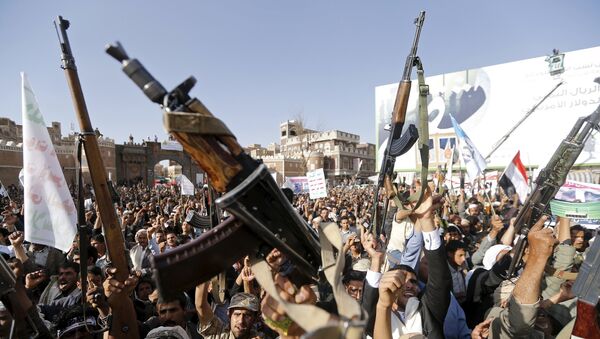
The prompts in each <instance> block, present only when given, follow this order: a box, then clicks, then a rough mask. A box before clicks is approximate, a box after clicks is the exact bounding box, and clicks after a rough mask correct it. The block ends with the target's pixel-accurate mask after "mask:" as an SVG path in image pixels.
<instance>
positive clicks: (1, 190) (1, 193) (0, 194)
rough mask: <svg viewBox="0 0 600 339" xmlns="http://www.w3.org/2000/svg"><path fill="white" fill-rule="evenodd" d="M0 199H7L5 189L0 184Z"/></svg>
mask: <svg viewBox="0 0 600 339" xmlns="http://www.w3.org/2000/svg"><path fill="white" fill-rule="evenodd" d="M0 197H5V198H9V196H8V191H7V190H6V188H5V187H4V185H2V183H1V182H0Z"/></svg>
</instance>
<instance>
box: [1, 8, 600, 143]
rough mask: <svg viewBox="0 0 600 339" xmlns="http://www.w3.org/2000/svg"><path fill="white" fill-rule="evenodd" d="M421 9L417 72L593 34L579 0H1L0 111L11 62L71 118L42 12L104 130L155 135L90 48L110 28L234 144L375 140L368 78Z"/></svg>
mask: <svg viewBox="0 0 600 339" xmlns="http://www.w3.org/2000/svg"><path fill="white" fill-rule="evenodd" d="M420 10H426V11H427V15H426V20H425V24H424V27H423V32H422V35H421V41H420V44H419V55H420V56H421V59H422V61H423V63H424V67H425V72H426V75H437V74H442V73H448V72H454V71H460V70H464V69H470V68H477V67H482V66H489V65H494V64H499V63H505V62H510V61H516V60H520V59H527V58H532V57H539V56H543V55H547V54H550V53H551V51H552V49H553V48H559V49H560V50H562V51H573V50H577V49H583V48H589V47H594V46H599V45H600V34H598V33H599V29H598V17H599V16H600V2H598V1H594V0H588V1H553V2H549V1H537V0H536V1H515V0H509V1H481V0H477V1H476V0H474V1H435V2H434V1H398V0H396V1H365V0H343V1H342V0H339V1H275V0H254V1H248V0H239V1H210V2H209V1H199V0H197V1H168V2H165V1H163V2H158V1H115V0H110V1H109V0H105V1H1V2H0V43H1V45H0V46H1V47H0V60H1V61H2V63H1V64H0V102H2V103H3V105H2V106H1V108H0V116H8V117H10V118H11V119H13V120H15V121H17V122H18V123H21V111H20V109H21V108H20V105H21V98H20V95H21V94H20V76H19V72H21V71H25V72H26V73H27V74H28V76H29V81H30V83H31V86H32V87H33V90H34V92H35V94H36V96H37V98H38V101H39V103H40V106H41V111H42V113H43V115H44V117H45V120H46V123H47V124H50V122H51V121H60V122H62V123H63V134H66V133H68V132H69V130H70V126H71V124H73V125H74V126H75V128H76V129H79V127H78V126H77V124H76V122H77V120H76V118H75V113H74V110H73V105H72V102H71V98H70V96H69V92H68V88H67V84H66V81H65V76H64V73H63V71H62V70H61V69H60V49H59V45H58V39H57V36H56V33H55V30H54V25H53V23H52V21H53V19H54V18H55V17H56V16H57V15H62V16H63V17H64V18H66V19H68V20H70V21H71V28H70V29H69V30H68V34H69V38H70V42H71V47H72V49H73V53H74V56H75V59H76V63H77V65H78V70H79V76H80V79H81V83H82V87H83V90H84V93H85V97H86V101H87V105H88V110H89V112H90V116H91V120H92V124H93V125H94V126H95V127H98V128H99V129H100V130H101V131H102V133H103V134H105V135H106V136H109V137H113V138H114V139H115V140H116V141H117V142H118V143H121V142H123V141H125V140H126V139H127V137H128V136H129V134H130V133H132V134H133V136H134V137H135V139H136V140H138V141H139V140H140V139H142V138H144V139H145V138H147V137H148V136H150V137H151V138H154V135H155V134H156V135H158V137H159V138H160V139H164V138H165V137H166V134H165V132H164V129H163V127H162V116H161V112H160V109H159V107H158V106H157V105H155V104H153V103H151V102H150V101H149V100H148V99H146V97H145V96H144V95H143V94H142V92H141V91H140V90H139V89H138V88H137V87H135V85H134V84H133V83H132V82H131V81H130V80H129V79H128V78H127V77H126V76H125V75H124V74H123V73H122V72H121V70H120V65H119V64H118V63H117V62H116V61H115V60H113V59H112V58H110V57H109V56H108V55H106V54H105V53H104V45H105V44H107V43H110V42H113V41H116V40H119V41H120V42H121V43H122V44H123V45H124V47H125V48H126V50H127V52H128V53H129V55H130V56H132V57H135V58H138V59H139V60H140V61H141V62H142V63H143V64H144V65H145V66H146V68H147V69H148V70H149V71H150V72H151V73H153V74H154V76H155V77H156V78H157V79H158V80H159V81H161V82H162V83H163V85H164V86H165V87H167V88H168V89H171V88H173V87H174V86H176V85H177V84H179V83H180V82H181V81H183V80H184V79H185V78H186V77H188V76H190V75H194V76H195V77H196V78H197V80H198V83H197V85H196V87H195V88H194V89H193V90H192V92H191V94H192V96H195V97H197V98H199V99H200V100H201V101H203V102H204V104H205V105H206V106H207V107H208V108H209V109H210V110H211V111H212V112H213V114H214V115H216V116H217V117H219V118H221V119H222V120H223V121H224V122H225V123H226V124H227V125H228V126H229V128H230V129H231V130H232V131H233V133H234V134H236V135H237V136H238V139H239V140H240V143H241V144H242V145H248V144H251V143H260V144H263V145H266V144H268V143H270V142H274V141H275V142H277V141H278V140H279V133H278V126H279V123H280V122H282V121H285V120H286V119H292V118H294V117H297V116H299V115H302V116H303V117H304V119H305V121H306V122H307V125H308V127H312V128H318V129H339V130H343V131H347V132H352V133H356V134H359V135H360V136H361V138H362V141H366V142H372V143H374V142H375V119H374V114H375V104H374V91H375V87H376V86H378V85H384V84H389V83H394V82H397V81H398V80H399V79H400V78H401V76H402V70H403V67H404V61H405V58H406V55H407V54H408V51H409V48H410V44H411V42H412V38H413V34H414V27H415V26H414V25H413V19H414V17H416V16H417V15H418V13H419V11H420Z"/></svg>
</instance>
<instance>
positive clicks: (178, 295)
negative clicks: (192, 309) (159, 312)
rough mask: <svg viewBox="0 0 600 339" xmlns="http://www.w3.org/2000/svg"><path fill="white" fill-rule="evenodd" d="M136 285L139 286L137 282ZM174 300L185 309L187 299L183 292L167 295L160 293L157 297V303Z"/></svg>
mask: <svg viewBox="0 0 600 339" xmlns="http://www.w3.org/2000/svg"><path fill="white" fill-rule="evenodd" d="M138 286H139V284H138ZM136 289H137V287H136ZM175 301H177V302H179V306H181V308H182V309H184V310H185V307H186V305H187V299H186V297H185V294H183V292H179V293H175V294H172V295H169V296H167V297H163V296H162V295H159V298H158V303H159V304H166V303H172V302H175Z"/></svg>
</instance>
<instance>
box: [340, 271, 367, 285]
mask: <svg viewBox="0 0 600 339" xmlns="http://www.w3.org/2000/svg"><path fill="white" fill-rule="evenodd" d="M366 277H367V272H360V271H355V270H350V271H348V272H346V274H344V277H343V278H342V283H343V284H344V285H345V284H347V283H349V282H350V281H352V280H356V281H363V280H365V278H366Z"/></svg>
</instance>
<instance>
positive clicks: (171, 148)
mask: <svg viewBox="0 0 600 339" xmlns="http://www.w3.org/2000/svg"><path fill="white" fill-rule="evenodd" d="M48 133H49V134H50V138H51V139H52V142H53V144H54V149H55V151H56V155H57V157H58V161H59V163H60V165H61V167H62V169H63V173H64V175H65V180H66V182H67V184H68V185H69V186H71V187H75V184H76V171H77V163H76V162H77V154H76V151H77V136H76V135H75V134H69V135H67V136H63V135H62V130H61V124H60V123H59V122H52V124H51V126H50V127H48ZM97 135H99V137H98V139H97V140H98V146H99V147H100V154H101V156H102V160H103V161H104V166H105V168H106V176H107V178H108V179H109V180H112V181H113V182H115V183H117V184H120V185H123V184H125V185H130V184H135V183H139V182H143V183H145V184H147V185H152V184H153V183H154V176H155V166H156V165H157V164H158V163H159V162H161V161H163V160H169V161H171V165H172V167H173V168H172V169H171V173H172V174H173V175H178V174H185V175H186V176H187V177H188V178H189V179H190V180H191V181H192V182H194V183H196V180H197V178H204V175H203V171H202V170H201V169H200V167H198V165H197V164H196V163H195V162H194V161H193V160H192V159H191V158H190V156H188V155H187V154H185V153H184V152H183V149H182V147H181V145H180V144H178V143H177V142H174V141H165V142H157V141H154V142H152V141H143V142H142V143H135V142H134V141H133V137H130V140H129V142H125V143H124V144H123V145H115V142H114V140H113V139H110V138H107V137H104V136H102V134H100V132H99V131H97ZM22 139H23V127H22V126H21V125H18V124H16V123H15V122H14V121H12V120H11V119H9V118H0V180H1V181H2V183H3V184H4V185H6V186H9V185H13V184H14V185H18V184H19V181H18V180H19V179H18V177H19V172H20V171H21V169H22V168H23V146H22ZM175 163H177V164H175ZM157 169H158V170H159V171H160V173H156V175H162V174H163V168H162V167H157ZM82 170H83V178H84V181H85V183H91V178H90V176H89V170H88V168H87V162H86V161H85V157H83V166H82ZM167 170H168V169H167Z"/></svg>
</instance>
